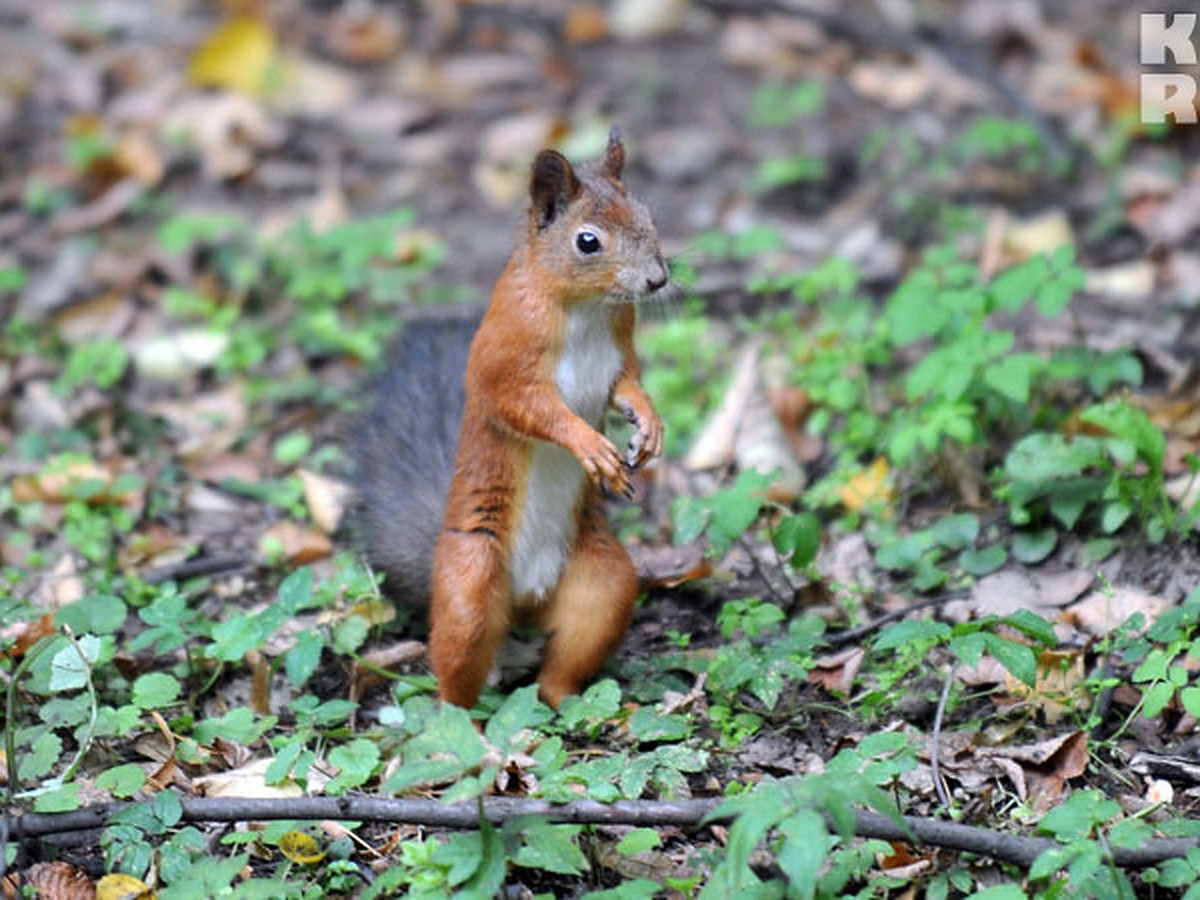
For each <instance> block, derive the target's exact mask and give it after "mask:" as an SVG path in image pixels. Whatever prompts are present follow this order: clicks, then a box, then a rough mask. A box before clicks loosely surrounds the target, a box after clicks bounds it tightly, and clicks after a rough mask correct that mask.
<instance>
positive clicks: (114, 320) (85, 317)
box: [54, 290, 137, 344]
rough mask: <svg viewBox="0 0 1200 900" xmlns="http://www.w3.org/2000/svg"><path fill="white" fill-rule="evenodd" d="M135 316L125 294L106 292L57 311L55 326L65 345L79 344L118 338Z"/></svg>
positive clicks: (134, 308) (134, 310) (134, 309)
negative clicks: (99, 339) (100, 339)
mask: <svg viewBox="0 0 1200 900" xmlns="http://www.w3.org/2000/svg"><path fill="white" fill-rule="evenodd" d="M136 314H137V309H136V307H135V306H134V305H133V303H132V302H131V301H130V298H129V297H128V295H127V294H125V293H124V292H123V291H116V290H109V291H104V292H103V293H101V294H97V295H95V296H93V297H90V298H88V299H86V300H81V301H79V302H77V303H72V304H71V305H70V306H66V307H64V308H62V309H60V310H58V311H57V312H56V313H55V314H54V326H55V328H56V329H57V330H58V334H59V337H61V338H62V339H63V340H64V341H66V342H67V343H68V344H82V343H85V342H87V341H94V340H96V338H116V337H119V336H120V335H121V334H122V333H123V332H124V331H125V330H126V329H127V328H128V327H129V326H130V325H131V324H132V323H133V320H134V317H135V316H136Z"/></svg>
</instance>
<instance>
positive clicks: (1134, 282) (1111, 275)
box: [1086, 259, 1155, 302]
mask: <svg viewBox="0 0 1200 900" xmlns="http://www.w3.org/2000/svg"><path fill="white" fill-rule="evenodd" d="M1086 275H1087V290H1089V291H1091V292H1092V293H1094V294H1099V295H1101V296H1103V297H1110V298H1112V299H1115V300H1126V301H1137V302H1141V301H1144V300H1146V298H1148V297H1149V296H1150V295H1151V294H1152V293H1153V292H1154V281H1155V268H1154V263H1152V262H1151V261H1150V260H1148V259H1135V260H1132V261H1130V262H1127V263H1122V264H1120V265H1117V266H1110V267H1109V268H1107V269H1089V270H1088V271H1087V273H1086Z"/></svg>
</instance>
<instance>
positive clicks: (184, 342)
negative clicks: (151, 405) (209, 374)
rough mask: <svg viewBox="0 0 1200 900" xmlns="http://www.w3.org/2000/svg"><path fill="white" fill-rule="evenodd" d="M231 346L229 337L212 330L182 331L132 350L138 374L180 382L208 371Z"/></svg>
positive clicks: (194, 329)
mask: <svg viewBox="0 0 1200 900" xmlns="http://www.w3.org/2000/svg"><path fill="white" fill-rule="evenodd" d="M228 346H229V335H227V334H225V333H224V332H220V331H214V330H212V329H209V328H204V327H197V328H183V329H180V330H178V331H175V332H173V333H170V334H162V335H157V336H155V337H152V338H150V339H149V340H147V341H144V342H143V343H141V344H139V345H138V346H136V347H135V348H134V349H133V362H134V365H135V366H136V367H137V370H138V372H139V374H141V375H143V376H145V377H146V378H151V379H154V380H155V381H181V380H183V379H184V378H187V377H188V376H190V375H195V374H196V373H197V372H200V371H202V370H203V369H207V368H208V367H209V366H211V365H212V364H213V363H215V362H216V361H217V357H219V356H220V355H221V354H222V353H224V352H225V349H226V348H227V347H228Z"/></svg>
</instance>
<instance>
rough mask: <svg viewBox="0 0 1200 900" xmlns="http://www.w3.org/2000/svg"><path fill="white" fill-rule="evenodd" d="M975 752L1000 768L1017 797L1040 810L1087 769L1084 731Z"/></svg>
mask: <svg viewBox="0 0 1200 900" xmlns="http://www.w3.org/2000/svg"><path fill="white" fill-rule="evenodd" d="M979 755H980V756H983V757H987V758H990V759H992V760H993V761H994V762H995V763H997V764H998V765H1000V766H1001V767H1002V768H1004V769H1005V771H1006V772H1008V774H1009V775H1010V777H1012V778H1013V783H1014V786H1015V787H1016V789H1017V796H1018V797H1020V798H1021V799H1022V800H1028V801H1029V803H1030V805H1031V806H1032V807H1033V808H1034V809H1035V810H1036V811H1038V812H1041V813H1044V812H1047V811H1048V810H1050V809H1052V808H1053V807H1054V806H1055V805H1056V804H1058V803H1059V802H1060V801H1061V800H1062V797H1063V793H1064V792H1065V791H1066V786H1067V782H1068V781H1069V780H1070V779H1072V778H1078V777H1079V776H1080V775H1082V774H1083V773H1084V772H1086V771H1087V764H1088V737H1087V732H1086V731H1075V732H1072V733H1070V734H1064V735H1059V736H1058V737H1054V738H1050V739H1048V740H1045V741H1040V742H1038V743H1036V744H1027V745H1024V746H1021V747H1005V748H997V749H987V748H985V749H981V750H980V751H979Z"/></svg>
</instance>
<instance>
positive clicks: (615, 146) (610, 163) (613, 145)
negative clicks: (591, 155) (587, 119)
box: [600, 125, 625, 178]
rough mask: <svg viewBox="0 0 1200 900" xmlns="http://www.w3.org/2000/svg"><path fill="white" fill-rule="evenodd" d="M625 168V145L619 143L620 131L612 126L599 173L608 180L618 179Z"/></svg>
mask: <svg viewBox="0 0 1200 900" xmlns="http://www.w3.org/2000/svg"><path fill="white" fill-rule="evenodd" d="M623 168H625V145H624V144H622V143H621V129H620V128H618V127H617V126H616V125H614V126H613V127H612V128H611V129H609V132H608V146H607V147H606V148H605V150H604V159H602V160H601V161H600V173H601V174H602V175H606V176H608V177H609V178H620V177H621V170H622V169H623Z"/></svg>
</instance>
